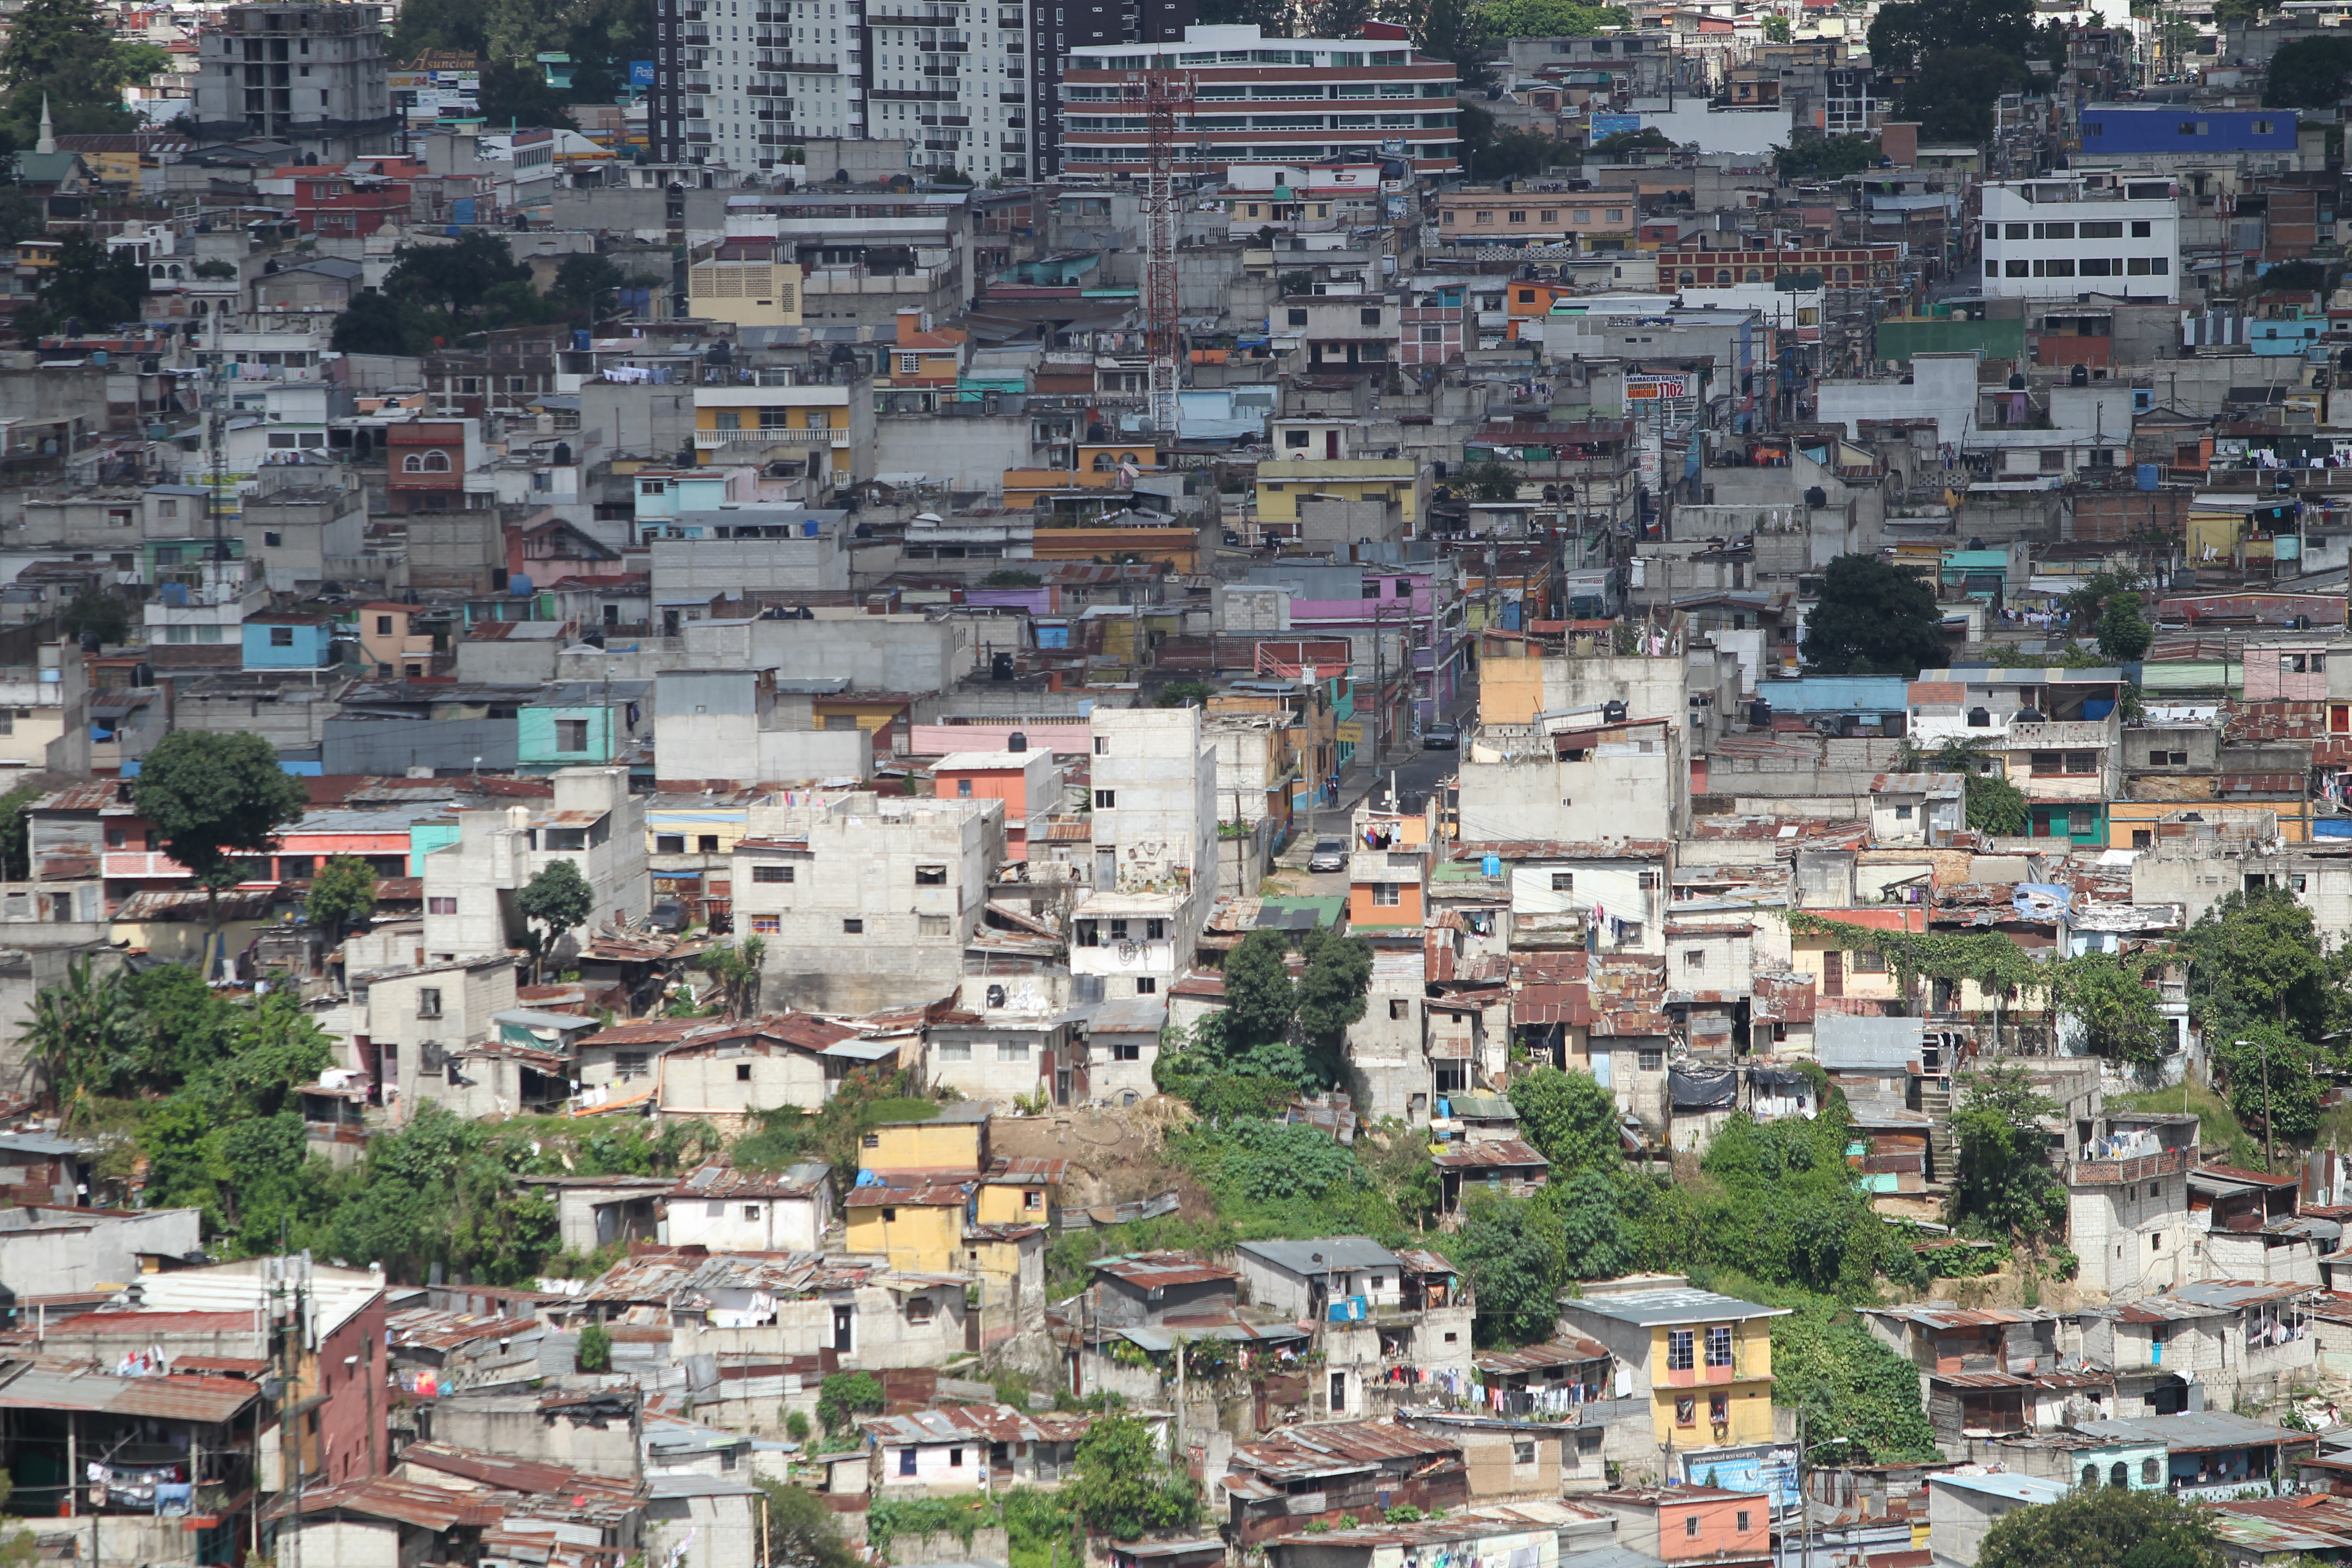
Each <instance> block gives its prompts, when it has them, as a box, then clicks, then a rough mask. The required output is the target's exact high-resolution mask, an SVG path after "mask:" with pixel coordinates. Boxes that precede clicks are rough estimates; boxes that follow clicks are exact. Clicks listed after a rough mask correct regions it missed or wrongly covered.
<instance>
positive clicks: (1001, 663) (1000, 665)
mask: <svg viewBox="0 0 2352 1568" xmlns="http://www.w3.org/2000/svg"><path fill="white" fill-rule="evenodd" d="M988 678H989V679H991V680H1010V679H1013V656H1012V655H1011V654H1009V653H997V654H991V655H989V658H988Z"/></svg>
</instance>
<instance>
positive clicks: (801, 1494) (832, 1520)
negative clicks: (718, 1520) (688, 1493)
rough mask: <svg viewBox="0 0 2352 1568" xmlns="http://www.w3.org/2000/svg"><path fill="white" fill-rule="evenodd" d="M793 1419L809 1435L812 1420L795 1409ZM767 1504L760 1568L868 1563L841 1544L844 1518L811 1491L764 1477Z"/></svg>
mask: <svg viewBox="0 0 2352 1568" xmlns="http://www.w3.org/2000/svg"><path fill="white" fill-rule="evenodd" d="M789 1420H796V1421H798V1422H799V1423H800V1428H801V1430H800V1436H799V1437H798V1438H795V1439H794V1440H795V1441H804V1440H805V1439H806V1438H807V1436H808V1417H807V1416H805V1415H802V1414H801V1413H800V1412H799V1411H797V1410H795V1411H793V1413H792V1415H791V1417H790V1418H789ZM752 1484H753V1485H754V1486H757V1487H758V1488H759V1489H760V1493H761V1497H762V1498H763V1499H764V1502H763V1503H762V1505H761V1516H762V1518H761V1524H762V1528H761V1531H760V1542H761V1549H762V1553H763V1554H762V1555H761V1557H760V1559H759V1568H861V1564H863V1563H864V1562H865V1561H866V1560H865V1558H864V1557H863V1556H861V1555H860V1554H859V1553H858V1552H857V1551H856V1548H854V1547H852V1546H851V1545H850V1544H849V1542H846V1541H845V1540H844V1539H842V1534H841V1516H840V1515H839V1514H836V1513H835V1512H834V1511H833V1510H832V1509H831V1508H829V1507H828V1506H826V1504H825V1500H824V1499H823V1498H822V1497H819V1496H818V1495H817V1494H816V1493H814V1492H813V1491H811V1490H809V1489H808V1488H806V1487H796V1486H793V1485H792V1484H791V1483H789V1482H786V1481H780V1480H778V1479H775V1478H774V1477H773V1476H762V1477H761V1478H760V1479H758V1480H757V1481H754V1482H753V1483H752Z"/></svg>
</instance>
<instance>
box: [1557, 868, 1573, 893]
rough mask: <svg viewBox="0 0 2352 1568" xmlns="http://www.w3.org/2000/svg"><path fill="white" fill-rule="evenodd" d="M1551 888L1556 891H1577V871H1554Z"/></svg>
mask: <svg viewBox="0 0 2352 1568" xmlns="http://www.w3.org/2000/svg"><path fill="white" fill-rule="evenodd" d="M1551 890H1552V891H1553V892H1555V893H1572V892H1574V891H1576V873H1575V872H1573V871H1554V872H1553V873H1552V874H1551Z"/></svg>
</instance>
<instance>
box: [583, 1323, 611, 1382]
mask: <svg viewBox="0 0 2352 1568" xmlns="http://www.w3.org/2000/svg"><path fill="white" fill-rule="evenodd" d="M574 1361H575V1363H576V1364H577V1365H578V1367H579V1369H580V1370H581V1371H582V1372H610V1371H612V1370H613V1334H612V1331H611V1330H609V1329H607V1328H605V1327H604V1324H602V1323H590V1324H588V1325H587V1326H586V1327H584V1328H583V1329H582V1330H581V1331H580V1347H579V1350H578V1352H577V1353H576V1355H575V1357H574Z"/></svg>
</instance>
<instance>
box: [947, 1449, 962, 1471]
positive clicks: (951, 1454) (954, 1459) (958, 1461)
mask: <svg viewBox="0 0 2352 1568" xmlns="http://www.w3.org/2000/svg"><path fill="white" fill-rule="evenodd" d="M948 1468H950V1469H951V1470H960V1469H961V1468H963V1450H962V1449H961V1448H950V1449H949V1450H948Z"/></svg>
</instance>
